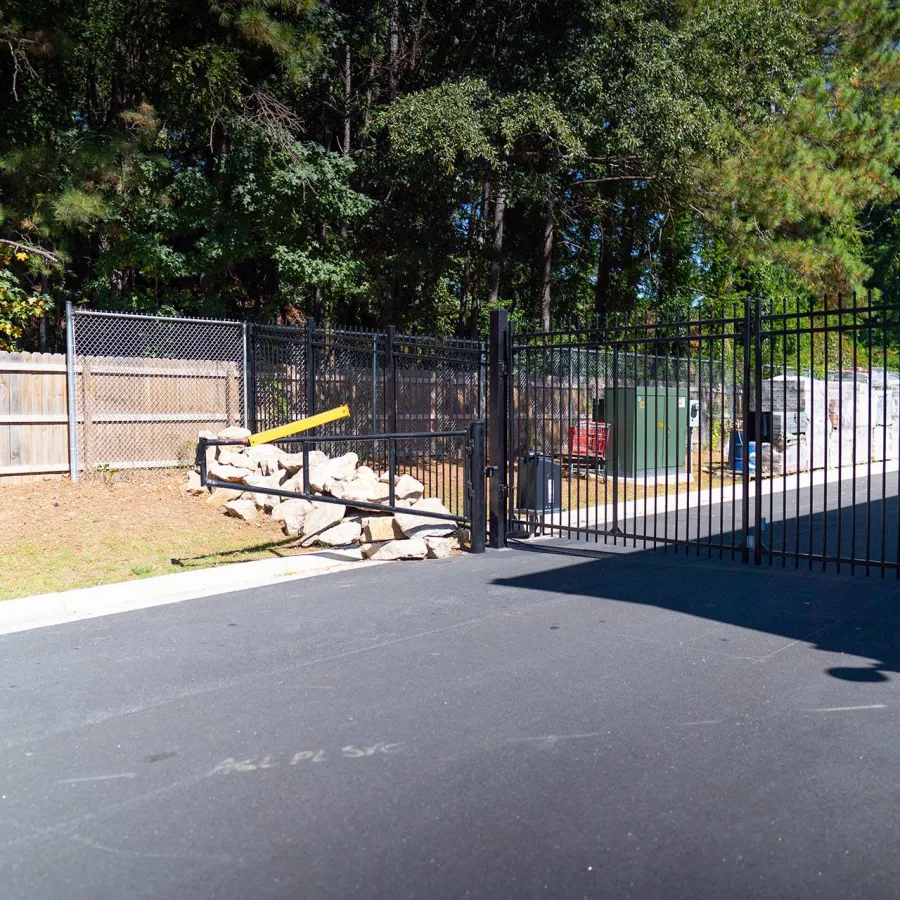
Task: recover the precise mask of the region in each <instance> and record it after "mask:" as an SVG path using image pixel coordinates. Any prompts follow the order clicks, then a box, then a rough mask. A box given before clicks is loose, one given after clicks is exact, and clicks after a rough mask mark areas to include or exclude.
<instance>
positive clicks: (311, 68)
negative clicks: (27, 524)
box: [0, 0, 900, 346]
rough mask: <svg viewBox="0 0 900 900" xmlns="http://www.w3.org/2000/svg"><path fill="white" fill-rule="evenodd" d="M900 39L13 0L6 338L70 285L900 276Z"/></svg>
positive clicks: (391, 292) (181, 0) (596, 296)
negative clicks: (899, 110) (899, 50)
mask: <svg viewBox="0 0 900 900" xmlns="http://www.w3.org/2000/svg"><path fill="white" fill-rule="evenodd" d="M898 37H900V13H898V11H897V10H896V8H895V4H893V3H890V2H887V0H833V2H825V0H441V2H440V3H438V2H435V0H142V2H141V3H134V2H131V0H29V2H24V0H7V3H6V4H5V5H4V6H3V7H2V9H0V241H2V243H0V343H4V344H5V345H7V346H11V345H13V344H15V343H16V342H18V343H23V342H26V343H27V342H29V341H30V342H32V343H33V342H34V341H35V340H36V331H35V323H36V321H37V319H38V317H39V316H40V315H41V314H42V313H43V312H44V311H45V310H47V311H49V315H50V316H51V317H52V316H53V315H55V316H56V317H57V321H58V316H59V311H60V309H61V308H62V304H63V302H64V301H66V300H72V301H74V302H77V303H81V304H88V305H91V306H94V307H100V308H106V309H122V310H131V311H161V312H165V313H188V314H205V315H230V316H237V317H241V318H243V317H250V318H254V319H256V320H259V321H276V320H277V321H282V322H299V321H303V320H304V319H305V318H306V317H309V316H313V317H315V318H316V319H318V320H325V321H328V322H330V323H331V324H334V325H354V326H358V327H376V326H380V325H385V324H388V323H393V324H397V325H399V326H401V327H403V328H404V329H406V330H410V331H430V332H435V331H441V332H446V333H451V332H455V333H459V334H469V333H475V332H477V331H479V330H480V329H482V328H483V327H484V323H485V320H486V315H487V312H488V310H489V309H490V308H492V307H493V306H496V305H499V304H503V305H505V306H507V307H508V308H510V309H511V310H512V311H513V313H514V315H516V316H518V317H520V318H523V319H529V320H539V321H542V322H543V323H544V325H548V324H549V322H550V320H551V319H553V318H559V317H564V316H585V315H591V314H594V313H606V312H609V311H618V310H627V309H633V308H636V307H637V308H642V307H655V306H670V305H676V306H677V305H696V304H698V303H714V302H716V301H718V300H720V299H722V298H725V297H735V296H740V294H741V293H742V292H746V291H749V290H757V291H767V292H770V293H779V294H780V295H781V296H782V297H783V296H785V295H790V296H792V297H797V298H800V297H806V296H809V294H810V293H836V292H839V291H849V290H853V289H860V288H863V287H866V286H868V287H873V288H875V289H878V290H885V291H890V292H891V293H896V288H897V282H898V278H900V276H898V272H900V264H898V262H897V260H898V259H900V256H898V245H900V213H898V208H900V207H898V203H897V198H898V196H900V190H898V187H900V180H898V170H900V139H898V134H900V130H898V127H897V116H898V102H900V93H898V88H900V55H898V50H897V47H898ZM54 310H55V313H54ZM51 331H52V329H51Z"/></svg>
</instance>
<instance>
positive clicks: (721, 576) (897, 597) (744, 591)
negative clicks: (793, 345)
mask: <svg viewBox="0 0 900 900" xmlns="http://www.w3.org/2000/svg"><path fill="white" fill-rule="evenodd" d="M882 514H884V519H882ZM896 516H897V500H896V498H891V499H890V500H889V501H888V503H887V504H886V507H885V508H883V507H882V504H881V502H880V501H877V502H875V501H873V503H872V504H871V506H870V507H869V508H868V509H866V507H865V506H864V505H859V506H857V507H856V508H855V509H852V510H844V512H843V515H842V517H841V535H842V540H843V542H844V543H843V553H844V554H846V555H850V553H849V547H850V544H849V541H850V540H851V535H852V537H853V538H854V539H855V542H856V547H857V556H860V555H862V553H863V552H864V551H865V549H866V541H867V534H866V521H867V520H871V521H874V522H878V523H879V524H880V523H881V522H882V521H885V522H890V523H891V525H893V526H894V528H891V529H889V530H888V534H889V540H890V541H892V542H893V541H894V540H895V537H896ZM854 522H855V523H856V527H855V528H854V525H853V523H854ZM795 527H796V526H795ZM800 529H801V530H800V542H801V545H802V547H806V546H809V534H810V533H811V534H812V535H813V540H814V544H813V546H816V547H825V546H828V547H829V548H830V549H832V550H833V551H834V552H836V551H837V544H836V543H835V544H834V545H833V546H832V543H831V541H832V539H833V540H834V541H836V539H837V518H836V516H834V515H832V514H829V515H828V516H826V515H824V514H820V515H816V516H813V517H806V521H805V523H801V524H800ZM854 532H855V533H854ZM782 534H783V532H781V530H780V526H776V529H774V530H773V531H770V533H769V537H770V539H771V538H774V543H773V546H775V547H777V546H779V545H781V543H782V542H781V541H780V540H779V538H780V537H781V535H782ZM868 539H869V542H870V543H869V548H870V550H871V546H872V545H871V536H869V538H868ZM820 540H821V543H819V541H820ZM721 542H722V544H723V545H724V546H725V547H726V548H728V549H727V550H726V552H725V553H724V557H725V558H724V559H723V560H720V559H719V558H718V557H719V553H718V550H714V551H709V550H708V549H707V548H705V547H704V548H700V549H699V552H698V548H697V547H691V546H689V545H681V546H680V547H679V548H678V551H677V552H676V551H675V549H674V548H671V547H670V548H669V549H668V550H667V551H666V552H664V551H663V550H661V549H651V550H641V549H636V550H631V551H630V552H627V551H626V549H625V548H624V547H623V546H622V543H623V542H621V541H619V545H618V547H613V546H612V545H610V546H609V547H608V549H606V550H604V547H603V544H599V545H597V544H593V543H588V542H586V541H572V540H570V541H565V540H562V539H553V541H552V542H545V541H535V542H530V541H516V542H515V546H516V548H517V549H520V550H523V551H526V552H531V553H539V554H542V555H543V554H557V555H559V556H560V558H561V559H562V558H565V557H589V558H590V561H587V562H583V563H578V564H573V563H572V562H568V563H564V564H561V565H560V567H558V568H553V569H545V570H543V571H539V572H534V573H531V574H527V575H519V576H514V577H508V578H498V579H495V581H494V583H495V584H498V585H503V586H507V587H515V588H520V589H522V590H535V591H544V592H552V593H557V594H560V593H562V594H572V595H577V596H581V597H595V598H597V600H598V601H600V600H603V601H610V600H612V601H618V602H623V603H629V604H634V605H643V606H652V607H656V608H659V609H663V610H670V611H673V612H677V613H681V614H684V615H688V616H695V617H697V618H702V619H707V620H711V621H716V622H721V623H725V624H728V625H733V626H736V627H738V628H746V629H751V630H754V631H758V632H766V633H769V634H774V635H779V636H782V637H784V638H787V639H789V640H795V641H801V642H805V643H808V644H810V645H811V646H812V647H813V648H815V649H818V650H823V651H827V652H830V653H842V654H845V655H847V656H856V657H863V658H865V659H869V660H871V663H870V664H869V665H864V666H851V665H848V666H837V667H831V668H828V669H827V670H826V673H827V674H828V675H830V676H832V677H834V678H839V679H842V680H844V681H850V682H860V683H871V682H879V681H886V680H888V679H889V676H888V675H887V674H886V673H897V672H900V585H898V581H897V572H896V570H892V569H889V568H887V569H885V571H884V573H883V574H884V577H881V576H882V569H881V567H880V566H879V565H872V566H871V567H870V577H865V575H866V567H865V565H864V564H860V563H859V562H857V563H856V565H855V575H851V567H850V566H849V565H848V564H846V563H845V564H843V565H841V567H840V573H838V572H837V571H836V568H837V567H836V566H835V565H834V564H833V563H831V564H829V566H828V571H827V572H823V565H822V563H821V562H814V563H813V565H812V570H810V565H809V562H808V561H807V560H802V561H801V562H800V564H799V568H798V567H797V566H796V561H795V560H793V559H788V560H783V559H781V558H778V557H774V558H770V557H766V558H764V560H763V564H762V565H753V564H745V563H742V562H741V560H740V555H739V554H738V555H737V558H736V560H735V561H734V562H732V561H730V556H731V550H730V548H731V547H733V546H735V545H737V544H738V543H739V539H735V536H734V535H732V534H725V535H722V537H721ZM887 543H888V542H887V541H886V542H885V547H884V552H885V557H886V559H887V560H888V561H889V562H890V561H894V560H896V559H897V556H896V550H895V552H893V553H891V552H889V550H890V549H891V548H889V547H887ZM638 544H640V541H639V542H638ZM787 547H788V549H790V547H791V544H788V545H787ZM894 548H895V545H894ZM881 551H882V545H881V544H880V543H879V544H878V554H877V556H876V554H875V553H871V555H870V558H871V557H875V558H876V559H878V560H880V559H881Z"/></svg>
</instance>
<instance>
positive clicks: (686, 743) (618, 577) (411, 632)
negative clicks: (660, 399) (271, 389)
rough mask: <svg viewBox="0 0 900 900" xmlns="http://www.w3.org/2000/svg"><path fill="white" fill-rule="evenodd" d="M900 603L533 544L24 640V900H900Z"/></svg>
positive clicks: (11, 733) (861, 583)
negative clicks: (898, 848)
mask: <svg viewBox="0 0 900 900" xmlns="http://www.w3.org/2000/svg"><path fill="white" fill-rule="evenodd" d="M534 546H538V545H534ZM543 546H544V549H546V548H547V546H548V545H546V544H545V545H543ZM127 589H128V588H127V586H124V587H123V590H127ZM898 597H900V591H898V588H897V582H896V581H894V580H891V579H885V580H881V579H877V578H871V579H865V578H858V577H857V578H851V577H844V576H841V577H838V576H835V575H822V574H818V573H813V574H810V573H808V572H806V571H802V572H794V571H791V570H788V571H781V570H780V569H774V570H773V569H768V568H761V569H760V568H756V567H753V566H738V565H733V564H730V563H728V562H719V561H718V560H712V561H710V560H707V559H705V558H701V559H696V558H693V557H691V558H685V557H684V556H683V555H678V556H676V555H675V554H672V553H669V554H661V553H631V554H628V555H620V554H611V555H609V556H605V557H601V558H599V559H595V560H586V559H583V558H577V557H570V556H563V555H559V554H557V553H549V552H534V550H533V549H532V550H509V551H502V552H490V553H488V554H486V555H484V556H482V557H472V556H458V557H455V558H453V559H449V560H445V561H440V562H427V563H408V564H392V565H385V566H382V567H378V568H374V569H364V570H363V569H361V570H359V571H352V572H349V573H347V572H344V573H340V574H335V575H328V576H322V577H319V578H314V579H307V580H304V581H301V582H292V583H286V584H284V585H281V586H278V587H273V588H267V589H259V590H254V591H245V592H239V593H232V594H225V595H221V596H216V597H210V598H205V599H201V600H193V601H188V602H184V603H179V604H174V605H170V606H162V607H158V608H154V609H147V610H142V611H139V612H133V613H127V614H122V615H117V616H109V617H105V618H101V619H94V620H86V621H82V622H77V623H73V624H69V625H65V626H58V627H52V628H43V629H37V630H34V631H29V632H24V633H20V634H12V635H7V636H4V637H0V693H2V698H3V702H2V705H0V723H2V740H0V758H2V763H3V765H2V775H0V883H2V884H3V886H4V889H3V895H4V897H7V898H10V900H26V898H27V900H33V898H40V900H50V898H59V897H66V898H92V900H99V898H114V897H115V898H122V897H129V898H131V897H135V898H143V897H148V898H150V897H152V898H170V897H178V898H186V900H187V898H228V900H231V898H234V900H238V898H240V900H245V898H249V897H259V898H299V897H304V898H319V897H323V898H324V897H328V898H331V897H334V898H349V897H378V898H382V897H390V898H407V897H408V898H419V897H428V898H433V897H442V898H443V897H447V898H451V897H453V898H458V897H485V898H488V897H561V898H571V897H635V898H698V897H730V898H742V897H747V898H750V897H753V898H768V897H772V898H775V897H779V898H783V897H825V898H830V897H834V898H838V897H840V898H842V900H847V898H852V897H860V898H868V900H871V898H882V897H883V898H888V897H895V896H896V894H897V884H898V883H900V861H898V858H897V854H896V852H895V843H894V835H895V834H896V831H897V828H898V824H900V823H898V819H900V813H898V808H900V807H898V803H897V799H898V778H897V772H898V771H900V744H898V742H897V740H896V731H897V725H898V718H897V710H898V708H900V707H898V699H900V698H898V690H897V683H898V681H897V679H898V671H900V642H898V629H900V611H898V606H897V601H898Z"/></svg>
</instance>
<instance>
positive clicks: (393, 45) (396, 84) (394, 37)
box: [388, 0, 400, 100]
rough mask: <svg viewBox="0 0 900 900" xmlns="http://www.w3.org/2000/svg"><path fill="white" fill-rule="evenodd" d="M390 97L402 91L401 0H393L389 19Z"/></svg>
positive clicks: (395, 97) (391, 98)
mask: <svg viewBox="0 0 900 900" xmlns="http://www.w3.org/2000/svg"><path fill="white" fill-rule="evenodd" d="M388 79H389V80H388V98H389V99H390V100H396V99H397V95H398V94H399V93H400V0H391V3H390V13H389V19H388Z"/></svg>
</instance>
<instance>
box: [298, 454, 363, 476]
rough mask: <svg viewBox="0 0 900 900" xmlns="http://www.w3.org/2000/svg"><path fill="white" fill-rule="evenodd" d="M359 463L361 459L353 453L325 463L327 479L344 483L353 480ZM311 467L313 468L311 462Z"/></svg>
mask: <svg viewBox="0 0 900 900" xmlns="http://www.w3.org/2000/svg"><path fill="white" fill-rule="evenodd" d="M358 462H359V457H358V456H357V455H356V454H355V453H352V452H351V453H345V454H344V455H343V456H336V457H335V458H334V459H330V460H328V462H327V463H325V477H326V478H330V479H331V480H332V481H344V480H346V479H347V478H352V477H353V474H354V472H356V464H357V463H358ZM309 465H310V468H312V463H311V462H310V464H309Z"/></svg>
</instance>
